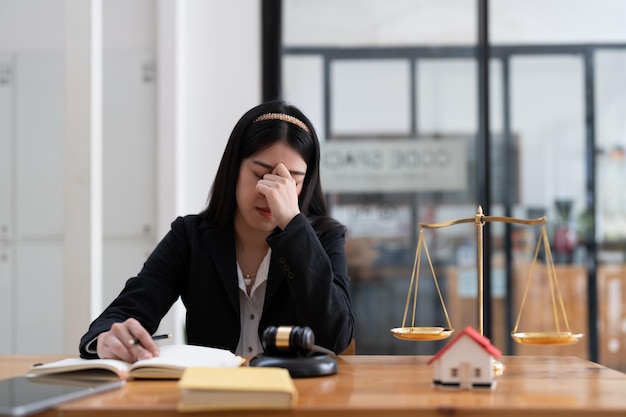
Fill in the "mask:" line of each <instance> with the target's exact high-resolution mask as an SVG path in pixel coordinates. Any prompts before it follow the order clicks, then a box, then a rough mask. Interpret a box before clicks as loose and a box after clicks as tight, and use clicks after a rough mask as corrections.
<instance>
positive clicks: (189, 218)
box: [171, 214, 214, 234]
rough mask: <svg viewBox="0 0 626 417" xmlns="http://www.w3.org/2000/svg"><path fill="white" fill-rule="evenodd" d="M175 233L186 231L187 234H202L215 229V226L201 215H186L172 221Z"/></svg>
mask: <svg viewBox="0 0 626 417" xmlns="http://www.w3.org/2000/svg"><path fill="white" fill-rule="evenodd" d="M171 228H172V230H173V231H178V230H183V229H184V230H185V231H186V232H187V233H191V234H195V233H202V232H204V231H207V230H211V229H213V228H214V227H213V225H212V224H211V223H210V222H209V221H208V220H206V219H205V218H204V217H202V216H201V215H199V214H186V215H182V216H178V217H176V218H175V219H174V221H172V224H171Z"/></svg>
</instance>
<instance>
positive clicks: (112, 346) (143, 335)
mask: <svg viewBox="0 0 626 417" xmlns="http://www.w3.org/2000/svg"><path fill="white" fill-rule="evenodd" d="M97 352H98V356H99V357H100V358H101V359H121V360H123V361H126V362H135V361H137V360H139V359H150V358H152V357H154V356H159V347H158V346H157V345H156V343H154V340H152V337H151V336H150V333H148V331H147V330H146V329H144V328H143V326H142V325H141V324H140V323H139V322H138V321H137V320H135V319H133V318H130V319H128V320H126V321H124V322H122V323H115V324H113V325H112V326H111V330H109V331H108V332H103V333H100V335H99V336H98V344H97Z"/></svg>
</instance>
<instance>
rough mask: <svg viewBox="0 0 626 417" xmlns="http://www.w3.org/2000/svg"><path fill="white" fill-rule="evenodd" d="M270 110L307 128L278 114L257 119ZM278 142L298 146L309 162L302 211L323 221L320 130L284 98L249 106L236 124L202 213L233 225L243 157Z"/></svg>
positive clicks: (225, 225)
mask: <svg viewBox="0 0 626 417" xmlns="http://www.w3.org/2000/svg"><path fill="white" fill-rule="evenodd" d="M270 113H279V114H285V115H289V116H293V117H295V118H296V119H298V120H300V121H301V122H302V123H304V124H305V126H306V128H307V129H303V128H302V127H300V126H298V125H297V124H296V123H292V122H289V121H285V120H280V119H274V118H272V119H268V120H259V121H255V120H256V119H257V118H258V117H259V116H261V115H264V114H270ZM307 130H308V132H307ZM277 142H284V143H286V144H287V145H288V146H290V147H291V148H293V149H294V150H296V151H297V152H298V153H299V154H300V156H302V158H303V159H304V161H305V162H306V165H307V170H306V175H305V177H304V182H303V184H302V191H301V193H300V196H299V198H298V204H299V206H300V212H302V213H303V214H304V215H305V216H307V217H309V218H310V219H313V218H317V221H315V223H319V220H320V219H319V218H320V217H322V218H326V217H328V211H327V208H326V202H325V199H324V194H323V192H322V186H321V183H320V173H319V166H320V146H319V140H318V137H317V134H316V133H315V129H314V128H313V125H312V124H311V122H310V121H309V119H308V118H307V117H306V116H305V115H304V114H303V113H302V112H301V111H300V110H298V109H297V108H296V107H294V106H292V105H289V104H287V103H285V102H284V101H269V102H266V103H262V104H260V105H258V106H256V107H254V108H252V109H250V110H248V111H247V112H246V113H245V114H244V115H243V116H242V117H241V118H240V119H239V121H238V122H237V124H235V127H234V128H233V131H232V133H231V134H230V137H229V139H228V143H227V144H226V149H225V150H224V154H223V155H222V160H221V162H220V165H219V168H218V169H217V174H216V175H215V181H214V182H213V186H212V188H211V192H210V193H209V202H208V205H207V208H206V209H205V210H204V211H202V212H201V213H200V216H202V217H203V218H205V219H207V220H209V221H210V222H211V223H212V224H213V225H215V226H217V227H219V228H229V227H232V224H233V218H234V214H235V211H236V209H237V200H236V187H237V181H238V180H239V167H240V166H241V163H242V161H243V160H244V159H246V158H249V157H251V156H253V155H256V154H258V153H259V152H262V151H263V150H265V149H267V148H269V147H270V146H272V145H273V144H275V143H277ZM323 223H325V222H323ZM318 232H319V230H318Z"/></svg>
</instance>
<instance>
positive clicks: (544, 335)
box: [511, 332, 583, 345]
mask: <svg viewBox="0 0 626 417" xmlns="http://www.w3.org/2000/svg"><path fill="white" fill-rule="evenodd" d="M511 337H512V338H513V340H515V341H516V342H517V343H520V344H522V345H572V344H574V343H578V341H579V340H580V339H582V337H583V334H582V333H572V332H529V333H511Z"/></svg>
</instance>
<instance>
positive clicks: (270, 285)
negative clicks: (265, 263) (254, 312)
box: [263, 252, 285, 311]
mask: <svg viewBox="0 0 626 417" xmlns="http://www.w3.org/2000/svg"><path fill="white" fill-rule="evenodd" d="M284 279H285V276H284V274H283V271H281V266H280V263H279V262H278V260H277V259H275V258H274V252H272V257H271V259H270V268H269V271H268V273H267V287H266V290H265V302H264V303H263V311H265V310H266V309H267V307H268V306H269V305H270V304H271V302H272V299H273V298H274V296H275V295H276V293H277V292H278V288H280V284H281V283H282V282H283V280H284Z"/></svg>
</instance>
